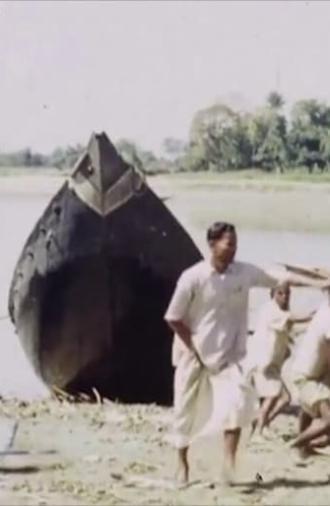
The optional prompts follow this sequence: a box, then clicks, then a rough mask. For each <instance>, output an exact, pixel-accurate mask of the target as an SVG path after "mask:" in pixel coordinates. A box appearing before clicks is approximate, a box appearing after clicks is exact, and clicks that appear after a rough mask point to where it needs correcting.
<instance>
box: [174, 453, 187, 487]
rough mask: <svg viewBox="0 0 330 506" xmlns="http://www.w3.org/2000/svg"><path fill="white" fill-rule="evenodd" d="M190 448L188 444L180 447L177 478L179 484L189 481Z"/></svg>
mask: <svg viewBox="0 0 330 506" xmlns="http://www.w3.org/2000/svg"><path fill="white" fill-rule="evenodd" d="M188 450H189V447H188V446H186V447H184V448H179V449H178V464H177V470H176V480H177V482H178V483H179V484H185V483H188V481H189V464H188Z"/></svg>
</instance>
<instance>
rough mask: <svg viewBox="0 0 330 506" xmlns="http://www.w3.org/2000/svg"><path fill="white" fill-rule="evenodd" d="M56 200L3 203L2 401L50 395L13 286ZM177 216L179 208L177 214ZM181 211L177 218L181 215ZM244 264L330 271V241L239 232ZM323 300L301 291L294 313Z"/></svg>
mask: <svg viewBox="0 0 330 506" xmlns="http://www.w3.org/2000/svg"><path fill="white" fill-rule="evenodd" d="M49 199H50V195H48V194H47V193H43V194H35V193H33V192H32V193H31V192H29V193H27V194H24V193H19V194H15V193H10V192H9V193H8V192H5V193H4V194H1V199H0V244H1V264H0V318H1V319H0V395H3V396H9V395H13V396H16V397H19V398H25V399H29V398H35V397H39V396H43V395H45V394H46V392H47V390H46V389H45V387H44V386H43V385H42V384H41V382H40V381H39V380H38V378H36V376H35V375H34V373H33V371H32V369H31V367H30V365H29V363H28V361H27V359H26V357H25V355H24V353H23V351H22V350H21V347H20V344H19V341H18V338H17V336H16V334H15V332H14V328H13V326H12V324H11V323H10V321H9V319H8V318H6V315H7V297H8V290H9V284H10V280H11V276H12V273H13V269H14V266H15V263H16V261H17V258H18V256H19V254H20V251H21V248H22V247H23V244H24V242H25V240H26V238H27V236H28V234H29V233H30V231H31V230H32V227H33V225H34V224H35V222H36V220H37V219H38V217H39V216H40V214H41V213H42V211H43V209H44V208H45V207H46V205H47V203H48V201H49ZM173 210H174V211H176V210H175V205H174V208H173ZM178 213H179V211H178V212H176V214H177V215H178ZM183 224H184V225H186V226H187V228H188V231H189V232H190V233H191V235H192V237H193V238H194V239H195V241H196V242H197V244H198V245H199V246H200V248H201V249H202V250H203V251H205V244H204V231H202V230H198V229H197V228H196V227H194V225H193V224H191V223H187V221H185V220H184V219H183ZM238 233H239V249H238V255H237V256H238V259H241V260H244V261H251V262H253V263H256V264H269V263H273V262H276V261H277V262H279V261H282V262H288V263H290V262H291V263H296V264H308V265H313V264H314V265H316V266H324V267H330V263H329V262H330V256H329V252H330V236H329V235H317V234H305V233H293V232H284V233H283V232H272V231H267V232H264V231H258V230H238ZM268 296H269V295H268V293H267V291H266V290H253V291H252V294H251V297H250V315H251V326H252V327H253V322H254V318H255V312H256V310H257V308H258V307H259V305H260V304H261V303H262V302H263V301H264V300H266V298H267V297H268ZM320 299H321V294H320V293H319V292H317V291H314V290H306V289H303V290H302V289H295V290H294V292H293V301H292V305H293V309H296V310H297V311H303V310H309V309H313V308H315V307H316V306H317V304H318V303H319V301H320Z"/></svg>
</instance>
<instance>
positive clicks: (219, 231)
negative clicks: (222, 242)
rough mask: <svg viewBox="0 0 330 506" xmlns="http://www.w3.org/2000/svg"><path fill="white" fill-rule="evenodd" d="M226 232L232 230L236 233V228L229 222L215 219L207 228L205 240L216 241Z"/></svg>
mask: <svg viewBox="0 0 330 506" xmlns="http://www.w3.org/2000/svg"><path fill="white" fill-rule="evenodd" d="M226 232H232V233H234V234H236V229H235V227H234V225H232V224H231V223H226V222H224V221H216V222H215V223H213V225H211V226H210V227H209V228H208V229H207V233H206V239H207V241H208V242H209V241H217V240H218V239H221V237H222V236H223V234H225V233H226Z"/></svg>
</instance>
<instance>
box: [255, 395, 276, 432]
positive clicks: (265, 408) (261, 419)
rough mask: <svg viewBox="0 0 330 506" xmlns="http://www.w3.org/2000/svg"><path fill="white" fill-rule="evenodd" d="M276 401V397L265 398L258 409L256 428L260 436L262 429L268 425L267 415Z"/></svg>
mask: <svg viewBox="0 0 330 506" xmlns="http://www.w3.org/2000/svg"><path fill="white" fill-rule="evenodd" d="M276 401H277V397H266V398H265V399H264V401H263V403H262V405H261V407H260V412H259V416H258V427H259V433H260V434H262V431H263V429H264V427H265V426H266V425H268V417H269V413H270V412H271V411H272V409H273V407H274V405H275V404H276Z"/></svg>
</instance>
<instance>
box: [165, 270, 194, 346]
mask: <svg viewBox="0 0 330 506" xmlns="http://www.w3.org/2000/svg"><path fill="white" fill-rule="evenodd" d="M193 298H194V281H193V279H192V277H191V276H190V275H189V274H187V272H186V271H185V272H183V274H181V276H180V278H179V280H178V282H177V285H176V288H175V291H174V294H173V296H172V299H171V301H170V304H169V306H168V308H167V311H166V314H165V320H166V322H167V323H168V325H169V326H170V328H171V329H172V330H173V331H174V332H175V333H176V334H177V335H178V336H179V338H180V339H181V340H182V342H183V343H184V344H185V345H186V346H187V348H189V349H191V347H192V344H191V330H190V328H189V327H188V325H187V324H186V323H185V322H186V321H187V316H188V313H189V308H190V304H191V302H192V300H193Z"/></svg>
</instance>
